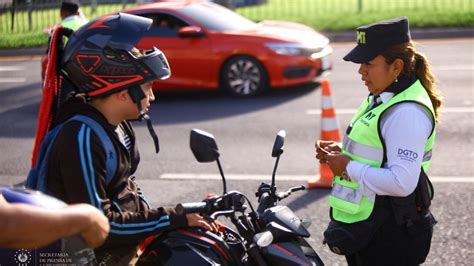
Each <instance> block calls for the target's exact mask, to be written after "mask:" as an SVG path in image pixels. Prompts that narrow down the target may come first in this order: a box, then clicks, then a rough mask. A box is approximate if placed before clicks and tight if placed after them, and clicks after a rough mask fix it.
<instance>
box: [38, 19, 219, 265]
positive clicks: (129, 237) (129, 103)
mask: <svg viewBox="0 0 474 266" xmlns="http://www.w3.org/2000/svg"><path fill="white" fill-rule="evenodd" d="M151 23H152V21H151V20H150V19H146V18H142V17H138V16H134V15H128V14H116V15H109V16H104V17H101V18H98V19H97V20H95V21H91V22H90V23H89V24H86V25H84V26H83V27H82V28H81V29H80V30H79V31H76V32H74V33H73V34H72V35H71V36H70V38H69V41H68V43H67V46H66V47H65V50H64V53H63V55H64V56H63V58H62V61H61V62H62V63H61V66H60V67H59V69H60V75H61V76H62V81H61V82H49V81H48V80H49V78H53V79H54V76H55V75H52V76H53V77H49V76H46V77H45V78H46V80H45V84H46V85H45V86H49V85H48V84H59V83H62V84H63V87H61V88H59V89H60V91H62V92H61V93H62V94H68V95H70V96H71V97H69V98H68V100H67V101H66V102H65V103H64V104H60V107H54V108H59V110H57V111H56V112H53V113H55V114H54V115H53V116H54V117H55V119H54V124H53V125H51V126H50V128H53V127H54V125H59V124H62V123H64V124H63V127H62V129H61V131H60V132H59V133H58V135H57V137H56V140H55V142H54V145H53V146H52V150H51V153H50V159H49V165H48V167H47V170H46V171H47V175H46V176H47V180H46V186H47V188H46V191H45V192H47V193H48V194H50V195H53V196H55V197H57V198H59V199H62V200H63V201H65V202H66V203H69V204H71V203H81V202H82V203H84V202H85V203H90V204H92V205H94V206H95V207H97V208H98V209H100V210H103V212H104V214H105V215H106V216H107V218H108V219H109V221H110V227H111V230H110V234H109V237H108V239H107V240H106V242H105V244H104V245H103V246H102V247H100V248H98V249H96V250H95V251H96V256H97V259H98V260H99V262H100V261H102V262H105V263H106V264H107V265H121V264H128V261H129V260H130V259H131V258H132V257H133V256H134V255H135V254H136V250H137V246H138V244H139V243H140V242H141V241H142V240H144V239H145V238H146V237H148V236H152V235H155V234H157V233H160V232H162V231H164V230H171V229H175V228H180V227H186V226H199V227H202V228H204V229H207V230H215V229H216V227H215V225H214V224H212V223H209V222H208V221H207V220H205V219H203V218H202V217H201V216H199V215H197V214H188V215H178V214H177V213H176V212H175V210H174V208H163V207H159V208H153V207H151V206H150V205H149V204H148V202H147V201H146V200H145V197H144V196H143V194H142V193H141V192H140V189H139V187H138V186H137V184H136V183H135V182H134V180H135V177H134V175H133V174H134V173H135V170H136V169H137V167H138V164H139V161H140V156H139V153H138V149H137V146H136V141H135V134H134V130H133V128H132V125H131V123H130V122H128V121H127V120H131V119H141V120H146V121H147V123H148V129H149V130H150V134H151V135H152V137H153V141H154V143H155V149H156V151H157V152H158V149H159V147H158V138H157V137H156V134H155V132H154V130H153V127H152V125H151V121H150V119H149V117H148V115H147V114H146V113H147V110H148V106H149V105H150V102H151V101H153V100H154V95H153V91H152V88H151V84H152V81H153V80H156V79H165V78H168V77H169V76H170V73H171V72H170V69H169V65H168V62H167V61H166V58H165V56H164V55H163V54H162V53H161V51H159V50H158V49H156V48H155V49H152V50H149V51H142V52H139V51H138V50H137V49H136V48H135V44H136V43H137V42H138V41H139V39H140V38H141V36H142V34H143V33H145V32H146V31H147V30H148V28H149V27H150V25H151ZM53 39H54V37H53ZM52 54H54V53H52ZM50 61H53V62H54V61H55V60H50ZM67 88H69V89H67ZM48 89H50V88H49V87H45V88H44V90H45V91H44V93H43V101H42V105H43V102H57V100H58V99H54V100H53V101H50V100H47V99H46V100H45V95H47V93H45V92H46V91H47V90H48ZM52 89H53V90H54V88H52ZM61 93H60V94H61ZM58 96H59V95H57V97H58ZM40 108H43V106H41V107H40ZM54 108H53V109H54ZM41 114H42V112H41V110H40V117H39V120H40V122H39V125H38V128H40V127H41V125H42V123H43V122H44V121H46V123H47V121H49V120H50V119H49V118H48V117H47V116H46V117H42V115H41ZM76 115H82V116H86V117H88V118H90V119H92V120H94V121H95V122H97V123H98V124H100V126H101V127H102V128H103V129H104V130H105V132H106V134H107V137H108V138H109V139H110V141H111V142H112V145H113V147H114V150H115V152H114V153H112V155H113V156H115V157H116V160H113V161H114V162H115V163H116V166H115V167H114V168H115V169H113V170H114V171H113V172H114V175H113V176H112V177H111V178H110V179H108V180H107V173H110V169H108V166H110V165H108V156H111V154H109V153H108V152H105V148H104V147H103V145H102V143H103V142H102V141H101V140H100V139H99V137H98V136H97V134H95V132H94V131H93V130H91V128H89V127H88V126H87V125H86V124H84V123H81V122H78V121H71V122H66V121H68V120H69V119H70V118H71V117H74V116H76ZM65 122H66V123H65ZM48 127H49V126H47V128H48ZM37 139H40V140H41V134H38V130H37ZM35 150H37V149H36V147H35ZM33 157H34V158H35V154H34V156H33ZM34 161H35V160H33V162H34ZM157 193H159V191H157Z"/></svg>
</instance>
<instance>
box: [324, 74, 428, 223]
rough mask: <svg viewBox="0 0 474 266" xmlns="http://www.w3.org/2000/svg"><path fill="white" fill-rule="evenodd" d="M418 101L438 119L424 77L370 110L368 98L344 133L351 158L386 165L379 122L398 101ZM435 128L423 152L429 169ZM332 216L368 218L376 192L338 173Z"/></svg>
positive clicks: (351, 220)
mask: <svg viewBox="0 0 474 266" xmlns="http://www.w3.org/2000/svg"><path fill="white" fill-rule="evenodd" d="M402 102H416V103H419V104H421V105H422V106H424V107H425V108H426V109H427V110H429V111H430V112H431V115H432V118H433V125H434V124H435V123H434V122H435V121H434V109H433V107H432V104H431V100H430V98H429V96H428V94H427V92H426V90H425V88H423V86H422V85H421V83H420V81H416V82H415V83H413V84H412V85H411V86H410V87H409V88H407V89H406V90H404V91H402V92H400V93H399V94H397V95H395V96H394V97H393V98H392V99H390V100H389V101H388V102H386V103H384V104H381V105H379V106H378V107H376V108H374V109H372V110H370V111H368V112H366V110H367V107H368V101H364V102H363V103H362V105H361V106H360V107H359V109H358V112H357V113H356V115H355V116H354V118H353V119H352V122H351V126H352V130H351V131H350V132H349V133H348V134H347V133H346V135H345V136H344V140H343V144H342V152H343V153H344V154H345V155H347V156H349V157H350V158H351V160H354V161H357V162H361V163H365V164H369V165H371V166H372V167H382V163H383V160H384V152H385V151H384V145H383V142H382V139H381V135H380V134H379V130H380V128H379V124H380V120H381V117H382V114H383V113H384V112H385V111H386V110H388V109H389V108H390V107H392V106H393V105H395V104H398V103H402ZM434 139H435V132H434V129H433V132H432V134H431V136H430V137H429V138H428V141H427V143H426V145H425V151H424V154H423V161H422V167H423V169H424V170H425V171H427V170H428V168H429V165H430V163H431V155H432V147H433V143H434ZM329 205H330V206H331V208H332V217H333V218H334V219H335V220H337V221H341V222H345V223H354V222H359V221H363V220H366V219H367V218H368V217H369V216H370V214H371V213H372V210H373V208H374V205H375V195H372V196H370V197H367V196H365V195H363V194H362V192H361V191H360V190H359V185H358V183H357V182H351V181H347V180H344V179H343V178H341V177H339V176H335V177H334V182H333V189H332V191H331V195H330V196H329Z"/></svg>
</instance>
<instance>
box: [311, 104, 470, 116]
mask: <svg viewBox="0 0 474 266" xmlns="http://www.w3.org/2000/svg"><path fill="white" fill-rule="evenodd" d="M356 111H357V109H343V108H341V109H337V108H336V115H337V114H355V113H356ZM441 113H443V114H452V113H474V106H468V107H441ZM306 114H307V115H320V114H321V110H320V109H309V110H306Z"/></svg>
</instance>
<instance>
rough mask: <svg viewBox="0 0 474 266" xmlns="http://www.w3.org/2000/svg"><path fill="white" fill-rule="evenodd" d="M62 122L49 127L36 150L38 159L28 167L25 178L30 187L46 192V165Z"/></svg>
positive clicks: (26, 184) (27, 185)
mask: <svg viewBox="0 0 474 266" xmlns="http://www.w3.org/2000/svg"><path fill="white" fill-rule="evenodd" d="M63 126H64V123H63V124H60V125H58V126H56V127H54V128H53V129H51V130H50V131H49V132H48V134H46V136H45V137H44V138H43V140H42V142H41V146H40V148H39V152H38V160H36V162H35V165H34V166H33V167H32V168H31V169H30V172H29V173H28V177H27V178H26V183H25V186H26V187H27V188H30V189H34V190H38V191H41V192H46V178H45V176H46V170H47V167H48V161H49V155H50V154H51V149H52V147H53V143H54V140H55V139H56V136H57V135H58V133H59V132H60V131H61V129H62V128H63Z"/></svg>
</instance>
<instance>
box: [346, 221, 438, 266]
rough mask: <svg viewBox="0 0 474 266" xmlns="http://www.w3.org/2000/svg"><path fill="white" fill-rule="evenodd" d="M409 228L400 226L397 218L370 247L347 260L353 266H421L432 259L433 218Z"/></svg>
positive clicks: (383, 228) (387, 225)
mask: <svg viewBox="0 0 474 266" xmlns="http://www.w3.org/2000/svg"><path fill="white" fill-rule="evenodd" d="M429 215H430V216H429V217H428V218H422V219H420V221H418V222H417V223H415V224H413V225H411V226H409V227H407V226H406V225H397V224H396V222H395V218H394V217H393V214H392V215H391V217H390V218H389V219H388V220H387V222H386V223H384V224H383V225H382V226H381V228H380V229H379V230H378V231H377V232H376V234H375V236H374V238H373V239H372V241H371V242H370V243H369V245H368V246H367V247H366V248H364V249H363V250H361V251H359V252H357V253H356V254H354V255H351V256H346V260H347V263H348V265H349V266H353V265H354V266H355V265H357V266H361V265H387V266H388V265H394V266H395V265H396V266H403V265H419V264H421V263H423V262H424V261H425V259H426V256H428V252H429V250H430V245H431V237H432V235H433V225H432V221H433V220H432V219H431V218H432V216H431V214H429Z"/></svg>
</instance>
